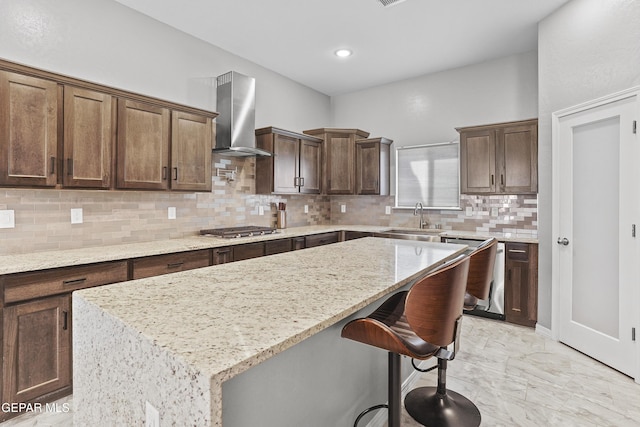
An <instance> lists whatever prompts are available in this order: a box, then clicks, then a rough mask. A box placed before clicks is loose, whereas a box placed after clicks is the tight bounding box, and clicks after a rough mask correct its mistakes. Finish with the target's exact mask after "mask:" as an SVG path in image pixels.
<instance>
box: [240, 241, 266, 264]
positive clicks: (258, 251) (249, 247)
mask: <svg viewBox="0 0 640 427" xmlns="http://www.w3.org/2000/svg"><path fill="white" fill-rule="evenodd" d="M263 255H264V243H263V242H259V243H247V244H244V245H238V246H235V247H234V248H233V260H234V261H242V260H243V259H250V258H258V257H261V256H263Z"/></svg>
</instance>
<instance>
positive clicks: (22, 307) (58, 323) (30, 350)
mask: <svg viewBox="0 0 640 427" xmlns="http://www.w3.org/2000/svg"><path fill="white" fill-rule="evenodd" d="M2 320H3V322H2V323H3V343H2V357H3V364H2V402H3V403H15V402H30V401H35V400H38V401H40V402H42V401H49V400H52V399H55V398H57V397H59V396H64V395H66V394H70V392H71V294H64V295H59V296H54V297H47V298H43V299H38V300H33V301H29V302H25V303H20V304H15V305H10V306H7V307H5V308H4V313H3V319H2ZM13 415H16V414H15V413H5V412H4V411H3V412H2V413H0V420H2V419H6V418H8V417H10V416H13Z"/></svg>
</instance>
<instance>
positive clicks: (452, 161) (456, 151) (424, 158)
mask: <svg viewBox="0 0 640 427" xmlns="http://www.w3.org/2000/svg"><path fill="white" fill-rule="evenodd" d="M418 202H421V203H422V204H423V205H424V207H425V208H427V207H428V208H431V209H460V143H459V142H458V141H455V142H445V143H441V144H428V145H416V146H409V147H398V148H397V149H396V207H398V208H413V207H414V206H415V205H416V203H418Z"/></svg>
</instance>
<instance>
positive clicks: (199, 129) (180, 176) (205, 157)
mask: <svg viewBox="0 0 640 427" xmlns="http://www.w3.org/2000/svg"><path fill="white" fill-rule="evenodd" d="M213 129H214V127H213V124H212V120H211V118H210V117H205V116H201V115H197V114H190V113H184V112H182V111H173V112H172V117H171V189H173V190H193V191H211V148H212V143H213V140H214V134H213V132H214V131H213Z"/></svg>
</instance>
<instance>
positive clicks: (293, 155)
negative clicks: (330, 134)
mask: <svg viewBox="0 0 640 427" xmlns="http://www.w3.org/2000/svg"><path fill="white" fill-rule="evenodd" d="M256 145H257V147H258V148H260V149H263V150H266V151H269V152H271V153H273V156H271V157H258V158H257V159H256V193H258V194H270V193H275V194H298V193H305V194H320V191H321V185H322V140H321V139H319V138H315V137H312V136H309V135H304V134H299V133H295V132H291V131H287V130H284V129H279V128H274V127H267V128H262V129H257V130H256Z"/></svg>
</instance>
